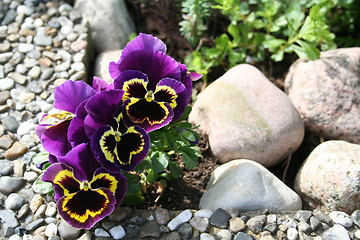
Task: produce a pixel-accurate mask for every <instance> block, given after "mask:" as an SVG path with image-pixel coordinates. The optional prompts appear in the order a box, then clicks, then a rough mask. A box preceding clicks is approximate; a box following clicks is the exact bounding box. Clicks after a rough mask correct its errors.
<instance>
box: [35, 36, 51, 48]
mask: <svg viewBox="0 0 360 240" xmlns="http://www.w3.org/2000/svg"><path fill="white" fill-rule="evenodd" d="M34 43H35V44H36V45H37V46H51V44H52V38H51V37H50V36H47V35H45V33H40V34H37V35H36V36H35V37H34Z"/></svg>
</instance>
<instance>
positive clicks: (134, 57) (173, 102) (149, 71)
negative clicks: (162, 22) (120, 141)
mask: <svg viewBox="0 0 360 240" xmlns="http://www.w3.org/2000/svg"><path fill="white" fill-rule="evenodd" d="M109 72H110V75H111V76H112V77H113V78H114V88H118V89H122V90H124V91H125V92H126V93H125V95H124V96H125V97H124V101H125V103H124V104H125V105H126V116H124V117H125V118H126V119H130V120H131V121H132V122H133V124H135V125H139V126H141V127H143V128H145V129H146V130H147V131H153V130H156V129H158V128H161V127H163V126H165V125H166V124H168V123H170V122H173V121H175V120H177V119H178V118H179V117H180V116H181V115H182V113H183V112H184V109H185V107H186V105H187V104H188V103H189V101H190V97H191V93H192V81H193V80H194V79H196V78H199V77H200V76H201V75H199V74H195V73H189V72H188V71H187V68H186V66H185V65H184V64H181V63H179V62H177V61H176V60H175V59H173V58H171V57H170V56H168V55H166V46H165V44H164V43H163V42H162V41H161V40H160V39H158V38H156V37H153V36H151V35H148V34H139V36H137V37H136V38H135V39H134V40H132V41H131V42H130V43H129V44H128V45H127V46H126V47H125V48H124V50H123V52H122V55H121V57H120V60H119V61H118V62H117V63H115V62H111V63H110V65H109ZM126 100H127V101H126ZM129 105H131V106H129ZM127 116H128V118H127Z"/></svg>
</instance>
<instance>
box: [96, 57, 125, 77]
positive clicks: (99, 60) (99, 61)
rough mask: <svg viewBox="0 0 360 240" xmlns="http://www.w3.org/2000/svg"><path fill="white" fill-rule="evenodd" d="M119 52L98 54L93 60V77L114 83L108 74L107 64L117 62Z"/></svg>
mask: <svg viewBox="0 0 360 240" xmlns="http://www.w3.org/2000/svg"><path fill="white" fill-rule="evenodd" d="M121 52H122V50H110V51H106V52H102V53H100V54H99V55H98V56H97V57H96V59H95V68H94V75H95V76H97V77H100V78H102V79H104V80H105V81H107V82H108V83H111V82H112V81H114V79H112V78H111V76H110V73H109V63H110V62H117V61H119V59H120V56H121Z"/></svg>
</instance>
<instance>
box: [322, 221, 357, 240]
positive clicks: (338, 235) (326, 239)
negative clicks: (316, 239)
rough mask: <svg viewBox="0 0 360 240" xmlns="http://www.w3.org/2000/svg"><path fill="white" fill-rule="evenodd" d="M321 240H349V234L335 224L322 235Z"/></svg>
mask: <svg viewBox="0 0 360 240" xmlns="http://www.w3.org/2000/svg"><path fill="white" fill-rule="evenodd" d="M322 238H323V240H350V237H349V234H348V232H347V230H346V228H344V227H343V226H341V225H339V224H335V225H334V226H333V227H331V228H329V229H328V230H326V231H325V232H324V233H323V234H322Z"/></svg>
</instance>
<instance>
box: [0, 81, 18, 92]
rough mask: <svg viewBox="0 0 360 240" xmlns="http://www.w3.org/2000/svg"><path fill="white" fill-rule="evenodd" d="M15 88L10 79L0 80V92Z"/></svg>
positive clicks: (13, 82)
mask: <svg viewBox="0 0 360 240" xmlns="http://www.w3.org/2000/svg"><path fill="white" fill-rule="evenodd" d="M14 86H15V81H14V80H12V79H11V78H3V79H0V91H8V90H11V89H12V88H13V87H14Z"/></svg>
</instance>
